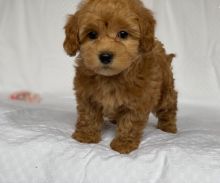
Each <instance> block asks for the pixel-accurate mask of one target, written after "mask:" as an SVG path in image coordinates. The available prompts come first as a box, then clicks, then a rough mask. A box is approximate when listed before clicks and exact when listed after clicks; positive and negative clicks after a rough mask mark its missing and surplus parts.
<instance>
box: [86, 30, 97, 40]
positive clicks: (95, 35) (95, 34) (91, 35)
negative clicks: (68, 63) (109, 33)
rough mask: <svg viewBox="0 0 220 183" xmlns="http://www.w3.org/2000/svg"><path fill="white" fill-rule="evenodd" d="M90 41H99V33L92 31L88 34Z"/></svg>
mask: <svg viewBox="0 0 220 183" xmlns="http://www.w3.org/2000/svg"><path fill="white" fill-rule="evenodd" d="M88 37H89V39H97V38H98V33H97V32H95V31H91V32H89V33H88Z"/></svg>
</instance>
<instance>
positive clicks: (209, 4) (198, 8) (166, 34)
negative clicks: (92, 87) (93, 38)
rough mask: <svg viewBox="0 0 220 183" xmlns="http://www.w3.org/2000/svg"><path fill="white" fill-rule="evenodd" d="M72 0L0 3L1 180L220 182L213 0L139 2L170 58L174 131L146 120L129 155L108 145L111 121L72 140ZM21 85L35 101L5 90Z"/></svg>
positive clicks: (218, 40) (219, 5)
mask: <svg viewBox="0 0 220 183" xmlns="http://www.w3.org/2000/svg"><path fill="white" fill-rule="evenodd" d="M78 2H79V0H65V1H63V0H38V1H34V0H19V1H16V0H7V1H6V0H0V183H103V182H106V183H177V182H178V183H198V182H199V183H219V182H220V56H219V55H220V54H219V53H220V36H219V32H220V1H219V0H211V1H209V0H200V1H198V0H197V1H190V0H186V1H183V0H175V1H172V0H158V1H154V0H145V1H144V3H145V4H146V5H148V7H150V8H151V9H152V10H153V12H154V14H155V17H156V19H157V22H158V23H157V29H156V30H157V32H156V34H157V37H158V38H159V39H160V40H161V41H162V42H163V43H164V44H165V46H166V49H167V51H168V52H173V53H176V55H177V57H176V58H175V60H174V62H173V67H174V75H175V78H176V86H177V90H178V92H179V112H178V129H179V132H178V133H177V134H176V135H173V134H168V133H164V132H162V131H160V130H157V129H156V128H155V125H156V122H155V119H154V118H153V117H152V116H151V118H150V124H149V125H148V128H146V130H145V133H144V136H143V140H142V142H141V145H140V148H139V149H138V150H136V151H134V152H132V153H131V154H129V155H120V154H119V153H117V152H115V151H112V150H111V149H110V147H109V144H110V142H111V140H112V138H113V136H114V132H115V127H114V125H112V124H109V123H106V125H105V128H104V131H103V139H102V141H101V142H100V143H99V144H95V145H88V144H80V143H78V142H76V141H74V140H73V139H71V134H72V132H73V130H74V125H75V120H76V111H75V108H76V105H75V100H74V97H72V78H73V75H74V68H73V66H72V65H74V64H73V63H74V61H73V58H69V57H67V56H66V54H65V53H64V51H63V48H62V42H63V39H64V31H63V26H64V24H65V20H66V16H67V14H70V13H72V12H73V11H74V10H75V9H76V4H78ZM19 89H29V90H33V91H35V92H40V93H42V94H43V100H42V103H41V104H33V105H30V104H25V103H22V102H13V101H10V100H8V99H7V95H8V94H4V93H5V92H11V91H14V90H19ZM45 93H50V95H44V94H45ZM51 94H54V96H52V95H51ZM61 94H62V95H61ZM70 96H71V97H70Z"/></svg>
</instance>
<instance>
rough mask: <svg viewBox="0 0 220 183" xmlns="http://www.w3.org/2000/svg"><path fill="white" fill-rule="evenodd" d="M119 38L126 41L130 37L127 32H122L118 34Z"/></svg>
mask: <svg viewBox="0 0 220 183" xmlns="http://www.w3.org/2000/svg"><path fill="white" fill-rule="evenodd" d="M118 37H119V38H121V39H126V38H127V37H128V33H127V32H125V31H120V32H119V33H118Z"/></svg>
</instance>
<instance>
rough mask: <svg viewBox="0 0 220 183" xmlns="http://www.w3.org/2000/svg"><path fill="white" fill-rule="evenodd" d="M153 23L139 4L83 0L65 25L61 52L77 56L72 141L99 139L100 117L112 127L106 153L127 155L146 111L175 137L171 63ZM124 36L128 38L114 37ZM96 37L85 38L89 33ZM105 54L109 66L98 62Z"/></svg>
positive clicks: (134, 146)
mask: <svg viewBox="0 0 220 183" xmlns="http://www.w3.org/2000/svg"><path fill="white" fill-rule="evenodd" d="M155 23H156V22H155V19H154V18H153V15H152V13H151V11H150V10H148V9H147V8H145V7H144V6H143V3H141V2H140V1H139V0H84V1H83V2H82V3H81V4H80V6H79V8H78V11H77V12H76V13H75V14H74V15H70V16H69V19H68V21H67V24H66V26H65V33H66V38H65V41H64V49H65V51H66V52H67V54H69V55H70V56H74V55H75V54H76V53H77V51H79V52H80V54H79V56H78V57H77V66H76V76H75V79H74V89H75V92H76V98H77V104H78V105H77V111H78V119H77V124H76V130H75V132H74V133H73V138H74V139H76V140H77V141H79V142H82V143H98V142H99V141H100V140H101V130H102V126H103V118H104V117H108V118H109V119H110V120H114V121H115V123H116V134H115V138H114V139H113V140H112V142H111V148H112V149H114V150H115V151H118V152H120V153H130V152H131V151H133V150H135V149H137V148H138V146H139V144H140V141H141V137H142V133H143V129H144V128H145V126H146V124H147V119H148V116H149V113H150V112H153V113H154V114H155V115H156V116H157V118H158V128H159V129H161V130H163V131H165V132H171V133H176V131H177V127H176V111H177V92H176V91H175V89H174V79H173V74H172V68H171V61H172V59H173V57H174V54H166V52H165V49H164V47H163V45H162V43H160V42H159V41H158V40H157V39H156V38H155V36H154V29H155ZM120 31H125V32H127V33H128V36H127V37H125V38H123V37H120V36H119V33H120ZM91 32H93V34H94V32H95V33H96V36H95V37H92V38H91V37H89V33H91ZM102 52H111V53H112V54H113V60H112V62H111V63H109V64H103V63H101V62H100V58H99V55H100V53H102Z"/></svg>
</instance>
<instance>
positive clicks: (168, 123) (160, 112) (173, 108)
mask: <svg viewBox="0 0 220 183" xmlns="http://www.w3.org/2000/svg"><path fill="white" fill-rule="evenodd" d="M166 99H168V100H166V101H165V102H164V103H163V105H161V106H160V107H159V108H158V109H157V110H156V116H157V118H158V126H157V127H158V128H159V129H161V130H162V131H165V132H169V133H176V132H177V126H176V112H177V94H176V92H174V94H173V95H172V96H169V97H168V98H166Z"/></svg>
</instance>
